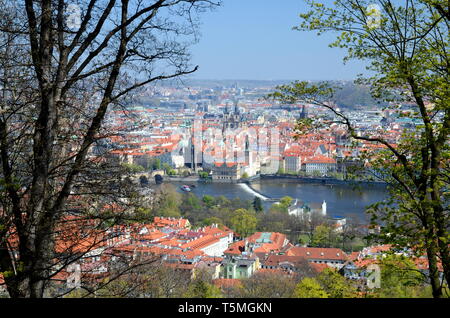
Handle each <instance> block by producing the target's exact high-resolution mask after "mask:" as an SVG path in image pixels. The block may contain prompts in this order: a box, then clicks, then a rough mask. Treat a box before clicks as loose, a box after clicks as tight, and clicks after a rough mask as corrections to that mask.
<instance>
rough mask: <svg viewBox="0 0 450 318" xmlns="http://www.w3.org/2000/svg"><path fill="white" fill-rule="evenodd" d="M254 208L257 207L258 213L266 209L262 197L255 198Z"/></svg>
mask: <svg viewBox="0 0 450 318" xmlns="http://www.w3.org/2000/svg"><path fill="white" fill-rule="evenodd" d="M253 209H255V211H256V213H259V212H262V211H264V208H263V206H262V200H261V198H259V197H255V198H254V199H253Z"/></svg>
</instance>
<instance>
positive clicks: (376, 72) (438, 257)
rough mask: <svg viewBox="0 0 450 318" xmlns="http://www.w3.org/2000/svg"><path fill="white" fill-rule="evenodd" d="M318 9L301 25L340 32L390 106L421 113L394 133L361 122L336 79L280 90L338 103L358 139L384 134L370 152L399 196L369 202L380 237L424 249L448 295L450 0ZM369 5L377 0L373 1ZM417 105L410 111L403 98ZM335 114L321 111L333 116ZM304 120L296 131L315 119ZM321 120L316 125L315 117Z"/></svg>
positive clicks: (375, 92) (348, 2)
mask: <svg viewBox="0 0 450 318" xmlns="http://www.w3.org/2000/svg"><path fill="white" fill-rule="evenodd" d="M308 4H309V6H310V8H311V10H310V11H309V12H306V13H303V14H301V15H300V17H301V19H302V23H301V24H300V26H298V27H296V29H297V30H300V31H311V30H314V31H317V32H318V33H319V34H320V33H322V32H327V31H336V32H338V33H339V36H338V37H337V40H336V41H335V42H334V43H332V46H334V47H340V48H344V49H347V52H348V56H347V57H346V59H360V60H365V61H368V62H369V66H368V68H369V69H370V70H371V71H372V76H371V77H370V78H367V79H363V78H360V79H359V81H358V82H359V83H361V84H365V85H369V86H370V87H371V88H372V89H371V91H372V96H373V97H375V98H377V99H378V100H381V101H383V102H384V103H385V104H386V105H387V108H386V109H387V110H390V111H391V112H393V113H396V114H397V115H398V116H406V117H408V118H410V119H412V120H417V121H419V122H420V125H419V126H416V127H415V129H414V130H405V131H404V133H403V135H402V139H401V140H399V141H392V140H390V139H389V138H387V137H386V136H385V135H384V133H383V131H372V132H362V131H359V130H358V129H357V128H356V127H355V126H354V125H353V124H352V122H351V121H350V120H349V118H348V116H346V115H345V113H344V112H343V111H340V110H338V109H337V108H336V107H334V106H333V103H332V102H333V95H334V92H335V89H334V88H333V87H332V85H331V84H330V83H320V84H314V85H310V84H308V83H306V82H298V81H297V82H294V83H292V84H291V85H283V86H280V87H278V90H277V92H275V93H274V94H272V95H271V96H272V97H274V98H276V99H279V100H282V101H284V102H296V103H298V102H308V103H310V104H315V105H317V106H321V107H323V108H325V109H328V110H329V111H330V114H331V116H332V117H333V119H332V120H331V122H334V123H337V124H338V125H341V126H342V127H345V128H346V129H347V131H348V134H349V136H350V137H351V138H352V140H354V141H356V142H364V143H366V144H378V145H380V146H381V150H377V151H371V152H368V153H366V156H362V157H363V158H362V159H363V160H365V162H366V164H370V166H371V169H372V171H374V172H377V175H378V176H379V178H381V179H383V180H385V181H386V182H388V184H389V191H390V192H391V198H390V200H389V201H388V202H386V204H376V205H374V206H373V207H372V209H371V210H370V211H369V212H370V213H371V216H372V222H373V223H374V224H375V223H383V224H384V226H383V227H382V231H381V233H380V235H379V236H378V239H379V240H381V241H384V242H386V243H391V244H394V245H396V246H398V247H403V248H405V247H406V248H414V251H415V252H416V253H417V254H418V255H419V254H423V253H425V254H426V256H427V258H428V263H429V281H430V284H431V286H432V289H433V295H434V297H442V295H443V294H442V286H441V283H440V281H439V271H438V262H439V261H440V262H442V266H443V271H444V276H445V280H446V281H447V284H448V282H449V281H450V253H449V245H448V243H449V214H448V211H449V204H448V202H449V192H448V190H447V189H448V184H449V179H448V171H449V170H448V167H449V158H450V155H449V145H448V142H447V141H448V136H449V133H450V107H449V105H450V103H449V98H450V94H449V93H450V92H449V91H450V89H449V82H450V81H449V68H448V65H449V56H448V52H447V48H448V36H447V35H448V32H449V29H448V28H449V18H450V15H449V11H448V6H447V4H446V2H445V1H443V0H437V1H426V0H406V1H405V2H404V3H397V2H395V3H393V2H392V1H390V0H377V1H359V0H358V1H356V0H338V1H335V2H334V4H333V5H324V4H322V3H316V2H314V1H310V0H308ZM369 5H370V6H369ZM402 104H405V105H406V104H407V105H409V111H408V112H406V113H405V112H402V110H401V109H399V108H398V107H397V106H398V105H402ZM331 122H330V121H328V122H325V121H323V120H322V121H321V123H322V125H323V124H328V125H329V124H330V123H331ZM312 127H313V125H311V123H305V122H301V121H299V123H298V125H297V131H299V132H304V131H306V130H310V129H312ZM316 127H317V126H316Z"/></svg>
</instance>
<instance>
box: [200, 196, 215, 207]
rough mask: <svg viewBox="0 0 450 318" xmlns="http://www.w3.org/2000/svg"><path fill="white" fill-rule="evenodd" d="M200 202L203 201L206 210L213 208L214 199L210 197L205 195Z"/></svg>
mask: <svg viewBox="0 0 450 318" xmlns="http://www.w3.org/2000/svg"><path fill="white" fill-rule="evenodd" d="M202 201H203V203H205V204H206V206H207V207H208V208H212V207H213V206H214V204H215V200H214V197H213V196H211V195H207V194H205V195H204V196H203V198H202Z"/></svg>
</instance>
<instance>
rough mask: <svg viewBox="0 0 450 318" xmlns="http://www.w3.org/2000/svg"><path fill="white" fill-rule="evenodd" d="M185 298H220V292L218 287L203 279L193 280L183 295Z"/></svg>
mask: <svg viewBox="0 0 450 318" xmlns="http://www.w3.org/2000/svg"><path fill="white" fill-rule="evenodd" d="M183 297H186V298H221V297H222V293H221V291H220V289H219V288H218V287H216V286H214V285H212V284H210V283H207V282H205V281H203V280H195V281H194V282H192V283H191V284H189V287H188V289H187V291H186V293H185V294H184V295H183Z"/></svg>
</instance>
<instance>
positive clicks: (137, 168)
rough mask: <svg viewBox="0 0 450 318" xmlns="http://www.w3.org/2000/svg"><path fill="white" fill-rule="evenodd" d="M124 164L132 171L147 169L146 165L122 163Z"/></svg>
mask: <svg viewBox="0 0 450 318" xmlns="http://www.w3.org/2000/svg"><path fill="white" fill-rule="evenodd" d="M122 166H123V167H124V168H125V169H126V170H128V171H129V172H131V173H138V172H143V171H145V169H144V167H143V166H141V165H138V164H135V163H122Z"/></svg>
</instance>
